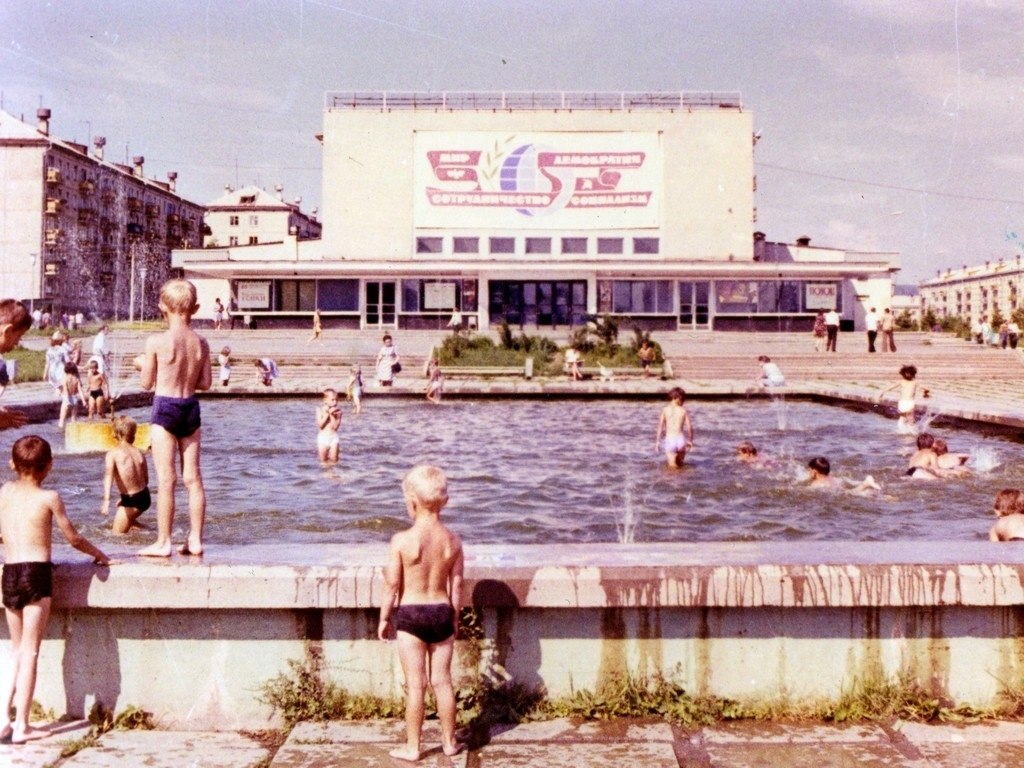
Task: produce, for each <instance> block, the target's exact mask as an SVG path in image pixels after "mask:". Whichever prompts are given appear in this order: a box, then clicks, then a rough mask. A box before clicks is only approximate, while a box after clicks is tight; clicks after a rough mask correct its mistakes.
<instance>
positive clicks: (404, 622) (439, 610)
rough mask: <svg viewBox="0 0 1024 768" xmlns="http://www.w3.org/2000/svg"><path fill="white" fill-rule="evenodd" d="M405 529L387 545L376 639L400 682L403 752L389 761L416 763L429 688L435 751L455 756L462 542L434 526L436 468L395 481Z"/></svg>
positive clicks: (440, 490)
mask: <svg viewBox="0 0 1024 768" xmlns="http://www.w3.org/2000/svg"><path fill="white" fill-rule="evenodd" d="M402 491H403V492H404V494H405V503H406V508H407V509H408V511H409V516H410V517H411V518H412V521H413V522H412V526H411V527H410V528H409V529H408V530H405V531H401V532H399V533H396V534H395V535H394V536H393V537H392V538H391V545H390V548H389V551H388V564H387V567H386V568H385V570H384V579H385V582H386V589H385V592H384V600H383V603H382V604H381V609H380V624H379V625H378V627H377V636H378V637H379V638H380V639H381V640H384V641H388V640H390V639H391V638H393V637H397V640H398V655H399V659H400V660H401V662H402V671H403V673H404V674H405V696H406V699H405V738H406V741H405V746H403V747H399V748H398V749H395V750H392V752H391V756H392V757H397V758H399V759H402V760H419V758H420V756H421V754H422V753H421V749H420V731H421V729H422V726H423V696H424V693H425V691H426V687H427V683H428V680H429V683H430V687H431V689H432V690H433V691H434V698H435V700H436V702H437V714H438V719H439V720H440V721H441V748H442V749H443V750H444V753H445V754H446V755H449V756H451V755H455V754H458V753H459V752H460V751H461V750H462V749H463V745H462V744H460V743H459V742H457V741H456V740H455V691H454V689H453V687H452V671H451V666H452V653H453V651H454V649H455V632H456V628H457V625H458V616H459V610H460V609H461V608H462V572H463V554H462V542H461V541H460V540H459V537H458V536H457V535H455V534H454V533H452V531H450V530H449V529H448V528H447V527H445V526H444V524H442V523H441V509H442V508H443V507H444V505H445V504H446V503H447V502H448V483H447V480H446V479H445V476H444V472H442V471H441V470H440V469H439V468H438V467H433V466H429V465H421V466H418V467H414V468H413V469H412V470H411V471H410V472H409V474H407V475H406V476H405V479H404V480H403V481H402Z"/></svg>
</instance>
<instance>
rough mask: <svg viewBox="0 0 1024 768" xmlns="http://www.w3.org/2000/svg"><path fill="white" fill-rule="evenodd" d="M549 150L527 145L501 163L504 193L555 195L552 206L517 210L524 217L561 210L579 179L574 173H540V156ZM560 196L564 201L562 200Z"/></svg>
mask: <svg viewBox="0 0 1024 768" xmlns="http://www.w3.org/2000/svg"><path fill="white" fill-rule="evenodd" d="M547 151H549V150H548V149H547V148H546V147H538V146H537V145H535V144H524V145H522V146H521V147H518V148H516V149H515V150H513V151H512V152H510V153H509V155H508V157H506V158H505V161H504V162H503V163H502V164H501V173H500V178H499V184H500V188H501V191H502V192H529V193H532V194H545V195H551V196H552V200H551V203H550V204H549V205H547V206H545V207H544V208H542V209H533V210H531V209H528V208H516V210H517V211H518V212H519V213H521V214H523V215H524V216H542V215H545V214H548V213H553V212H554V211H557V210H560V209H561V208H563V207H564V206H565V202H566V200H567V199H568V196H569V194H571V192H572V187H573V179H574V178H575V177H574V175H573V173H572V171H568V170H567V169H566V171H562V170H561V169H559V170H558V171H556V170H555V169H550V168H549V169H548V170H547V173H542V172H541V171H540V166H539V163H538V155H539V154H540V153H541V152H547ZM566 174H567V175H566ZM552 175H555V176H556V177H561V176H563V175H565V176H566V178H555V179H553V178H552ZM558 182H561V183H560V184H559V183H558ZM559 197H561V199H558V198H559Z"/></svg>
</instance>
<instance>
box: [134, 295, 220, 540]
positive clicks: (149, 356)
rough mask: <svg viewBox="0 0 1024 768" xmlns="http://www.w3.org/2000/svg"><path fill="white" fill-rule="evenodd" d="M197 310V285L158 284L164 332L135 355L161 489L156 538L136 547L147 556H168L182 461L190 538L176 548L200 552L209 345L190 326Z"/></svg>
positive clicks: (154, 463) (149, 339)
mask: <svg viewBox="0 0 1024 768" xmlns="http://www.w3.org/2000/svg"><path fill="white" fill-rule="evenodd" d="M198 309H199V302H198V301H196V287H195V286H194V285H192V283H190V282H189V281H188V280H168V281H167V282H166V283H164V285H163V287H162V288H161V289H160V311H161V312H162V313H163V315H164V317H165V318H166V320H167V324H168V328H167V330H166V331H164V332H163V333H160V334H157V335H155V336H150V337H149V338H148V339H146V346H145V349H144V351H143V353H142V354H141V355H139V356H138V357H137V358H135V365H136V367H137V368H138V369H139V371H140V372H141V373H140V379H141V381H142V386H143V388H145V389H155V397H154V398H153V415H152V417H151V420H152V426H151V429H150V444H151V446H152V450H153V465H154V466H155V467H156V477H157V484H158V488H159V491H160V492H159V494H158V495H157V499H156V524H157V534H156V543H155V544H153V545H152V546H149V547H146V548H145V549H143V550H141V551H140V552H139V554H140V555H143V556H145V557H170V556H171V529H172V526H173V524H174V486H175V485H176V483H177V481H178V476H177V463H178V462H179V461H180V462H181V467H182V480H183V481H184V483H185V488H186V490H187V491H188V514H189V532H188V540H187V541H186V543H185V544H183V545H182V546H181V547H179V548H178V552H180V553H181V554H183V555H201V554H203V524H204V523H205V521H206V491H205V489H204V488H203V476H202V473H201V472H200V470H199V437H200V433H201V432H202V430H201V429H200V427H201V425H202V422H201V420H200V414H199V400H197V399H196V391H197V390H206V389H209V388H210V384H211V380H212V378H213V371H212V368H211V367H210V345H209V344H208V343H207V342H206V339H204V338H203V337H202V336H200V335H199V334H198V333H196V332H195V331H194V330H192V327H191V325H190V323H191V321H192V316H193V315H195V313H196V310H198Z"/></svg>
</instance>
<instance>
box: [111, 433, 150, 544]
mask: <svg viewBox="0 0 1024 768" xmlns="http://www.w3.org/2000/svg"><path fill="white" fill-rule="evenodd" d="M112 426H113V428H114V437H116V438H117V447H116V448H111V449H110V450H109V451H107V455H106V458H105V460H104V471H103V506H102V507H101V508H100V514H102V515H103V516H104V517H106V516H107V515H108V514H109V513H110V489H111V488H112V487H113V484H114V482H115V481H116V482H117V487H118V490H119V491H120V492H121V499H120V501H118V502H117V511H116V512H115V513H114V524H113V526H112V530H113V531H114V533H128V530H129V529H130V528H131V527H132V526H133V525H135V521H136V520H137V519H138V517H139V515H141V514H142V513H143V512H145V511H146V510H147V509H149V507H150V505H151V504H152V503H153V500H152V498H151V497H150V493H149V468H148V467H147V466H146V456H145V454H144V453H143V452H142V451H140V450H139V449H138V448H136V447H135V432H136V430H137V429H138V425H137V424H136V423H135V419H133V418H131V417H130V416H115V417H114V420H113V425H112Z"/></svg>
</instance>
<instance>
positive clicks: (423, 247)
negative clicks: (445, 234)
mask: <svg viewBox="0 0 1024 768" xmlns="http://www.w3.org/2000/svg"><path fill="white" fill-rule="evenodd" d="M441 245H442V240H441V238H440V237H417V238H416V253H440V252H441Z"/></svg>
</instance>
